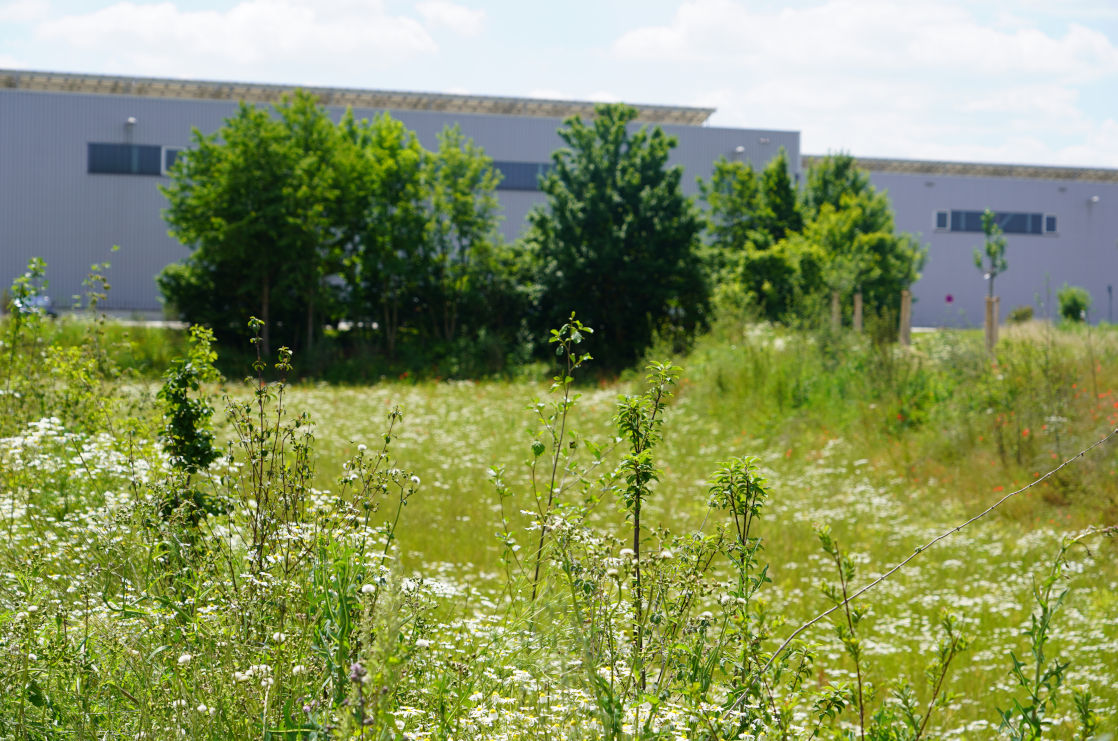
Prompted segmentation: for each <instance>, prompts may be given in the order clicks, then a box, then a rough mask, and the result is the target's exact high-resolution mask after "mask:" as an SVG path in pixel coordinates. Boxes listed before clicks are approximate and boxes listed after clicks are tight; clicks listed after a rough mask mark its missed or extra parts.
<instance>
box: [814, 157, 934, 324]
mask: <svg viewBox="0 0 1118 741" xmlns="http://www.w3.org/2000/svg"><path fill="white" fill-rule="evenodd" d="M805 181H806V182H805V186H804V189H803V198H802V202H803V208H804V213H805V217H806V219H807V223H806V224H805V226H804V231H803V233H804V237H805V238H806V239H808V240H810V241H812V242H814V243H815V244H818V245H819V246H820V247H821V248H822V249H823V252H824V255H825V258H824V261H825V267H824V270H823V272H822V276H821V277H822V280H823V287H826V288H827V289H829V290H831V291H838V292H840V293H843V294H846V293H849V292H851V291H859V292H861V293H862V298H863V300H864V301H865V307H866V310H867V311H868V312H871V313H880V312H882V311H884V310H887V309H888V310H894V311H895V310H897V308H898V307H899V304H900V294H901V291H902V290H904V289H906V288H908V287H910V286H911V285H912V284H913V283H915V282H916V280H917V279H918V278H919V277H920V270H921V269H922V268H923V266H924V261H925V259H926V254H927V253H926V250H925V249H924V248H923V246H921V245H920V243H919V242H918V241H917V240H916V239H915V238H914V237H912V236H911V235H909V234H904V233H897V230H896V225H895V223H894V221H893V208H892V206H891V204H890V203H889V198H888V196H887V195H886V194H885V193H884V192H882V191H878V190H877V189H875V188H874V187H873V186H872V185H871V184H870V179H869V175H868V174H867V173H866V172H865V171H864V170H861V169H859V168H858V167H857V163H856V161H855V159H854V158H853V157H851V156H850V155H849V154H845V153H840V154H835V155H828V156H826V157H824V158H822V159H821V160H819V161H818V162H817V163H816V164H815V165H814V166H813V167H811V168H810V169H809V170H808V172H807V175H806V177H805Z"/></svg>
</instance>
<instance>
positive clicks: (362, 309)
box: [349, 113, 427, 357]
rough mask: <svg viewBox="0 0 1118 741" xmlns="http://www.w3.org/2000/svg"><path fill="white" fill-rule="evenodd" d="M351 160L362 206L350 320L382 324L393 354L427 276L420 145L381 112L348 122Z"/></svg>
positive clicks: (352, 258) (357, 211) (351, 262)
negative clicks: (425, 272) (362, 319)
mask: <svg viewBox="0 0 1118 741" xmlns="http://www.w3.org/2000/svg"><path fill="white" fill-rule="evenodd" d="M350 138H351V141H352V142H353V144H354V148H353V150H352V152H351V155H352V157H353V158H355V161H354V163H353V165H352V167H353V168H354V172H355V174H356V176H357V178H358V181H357V182H358V185H359V187H357V188H356V189H353V190H355V191H356V195H357V196H358V197H359V198H361V199H362V200H360V206H359V207H358V208H356V209H350V213H351V214H354V215H355V221H354V222H353V223H351V225H350V227H349V228H350V230H351V231H352V233H353V243H352V245H351V254H350V257H349V266H350V280H351V282H352V292H351V296H352V301H351V311H352V313H353V316H354V318H364V319H368V320H372V319H373V318H374V317H375V318H376V320H377V321H378V323H379V324H380V328H381V332H382V336H383V338H384V349H385V351H386V352H387V353H388V356H389V357H395V354H396V344H397V338H398V335H399V331H400V327H401V326H402V325H403V324H405V323H406V322H407V321H408V320H409V319H411V318H412V314H413V313H414V312H415V310H416V309H417V306H416V304H417V300H416V299H417V290H418V286H419V285H420V283H421V281H423V280H424V279H425V275H424V271H425V270H426V269H427V266H426V265H425V264H424V261H423V256H424V239H425V238H426V229H427V209H426V201H427V189H426V187H425V183H424V168H425V167H426V164H425V163H426V158H427V153H426V151H425V150H424V149H423V148H422V147H421V146H420V145H419V140H418V139H416V136H415V134H414V133H413V132H412V131H410V130H408V128H407V127H405V126H404V124H403V123H401V122H400V121H397V120H396V119H394V118H392V117H391V116H389V115H388V114H387V113H384V114H381V115H379V116H377V117H376V118H374V119H373V121H372V123H367V122H361V123H360V124H354V125H352V128H351V129H350Z"/></svg>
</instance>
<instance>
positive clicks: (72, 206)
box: [0, 70, 1118, 326]
mask: <svg viewBox="0 0 1118 741" xmlns="http://www.w3.org/2000/svg"><path fill="white" fill-rule="evenodd" d="M291 89H292V88H291V87H290V86H283V85H263V84H243V83H226V82H204V81H188V80H172V79H158V78H140V77H114V76H103V75H77V74H63V73H52V72H34V71H21V70H0V285H7V284H8V283H10V282H11V280H12V278H13V277H15V276H16V275H18V274H20V273H21V272H22V271H23V270H24V268H25V266H26V264H27V261H28V259H29V258H31V257H33V256H38V257H42V258H44V259H45V260H46V261H47V263H48V266H49V271H48V277H49V279H50V288H49V293H50V295H51V296H52V298H53V299H54V302H55V304H56V306H61V307H65V306H66V305H68V304H69V303H70V302H71V297H72V296H74V295H77V294H80V293H81V292H82V285H81V283H82V280H83V278H84V277H85V274H86V271H87V270H88V267H89V265H90V264H92V263H98V262H103V261H110V262H111V263H112V268H111V272H110V278H111V282H112V286H113V287H112V291H111V293H110V297H109V301H108V303H107V304H106V306H107V307H108V308H110V309H114V310H116V311H120V312H137V313H143V314H153V313H158V312H159V311H160V308H161V306H160V302H159V296H158V291H157V289H156V285H155V281H154V276H155V275H156V274H157V273H158V272H159V271H160V270H161V269H162V268H163V267H164V266H165V265H167V264H169V263H171V262H175V261H178V260H181V259H183V258H184V257H185V256H186V255H187V254H189V250H188V249H187V248H186V247H184V246H183V245H180V244H179V243H178V242H176V241H175V240H174V239H173V238H171V237H170V236H168V234H167V226H166V224H165V223H164V221H163V219H162V215H161V211H162V209H163V208H164V206H165V205H166V204H165V199H164V197H163V196H162V194H161V193H160V192H159V189H158V187H157V186H158V185H159V184H161V183H164V184H165V183H166V182H167V177H166V170H167V167H168V166H169V165H170V163H172V162H173V161H174V158H175V156H177V154H178V152H179V151H181V150H182V149H183V148H186V147H188V146H189V144H190V141H191V132H192V130H193V129H194V128H197V129H198V130H200V131H201V132H203V133H205V134H209V133H212V132H214V131H217V130H218V129H219V128H221V126H222V124H223V122H224V120H225V119H226V118H228V117H230V116H232V115H233V114H234V112H235V111H236V107H237V105H238V102H239V101H245V102H249V103H255V104H273V103H276V102H278V101H279V100H280V99H281V97H282V96H283V95H284V94H285V93H288V92H290V91H291ZM305 89H307V90H308V91H310V92H312V93H314V94H315V95H316V96H318V98H319V100H320V101H321V102H322V104H323V105H325V106H326V107H327V109H328V110H329V111H330V113H331V115H332V116H334V117H335V118H337V117H340V116H341V115H342V113H343V112H344V110H345V109H346V108H347V107H349V108H352V109H353V110H354V113H355V114H356V115H357V116H358V117H359V118H371V117H372V116H374V115H376V114H377V113H380V112H383V111H388V112H390V113H391V115H392V116H393V117H394V118H397V119H399V120H400V121H402V122H403V123H404V124H405V125H406V126H407V127H408V128H410V129H412V130H413V131H415V132H416V134H417V136H418V138H419V140H420V142H421V143H422V144H423V146H425V147H427V148H429V149H434V148H435V147H436V145H437V140H436V136H437V134H438V133H439V132H440V131H442V130H443V129H444V128H445V127H446V126H448V125H451V124H458V125H459V126H460V127H461V129H462V131H463V133H464V134H465V135H466V136H468V137H470V138H471V139H473V140H474V142H476V143H477V144H478V145H480V146H481V147H483V148H484V149H485V151H486V153H487V154H488V155H489V156H490V157H492V158H493V159H494V161H495V164H496V167H497V168H498V169H499V170H500V171H501V172H502V174H503V181H502V183H501V186H500V188H499V192H498V195H499V199H500V202H501V206H502V208H503V216H504V221H503V231H504V234H505V237H506V238H508V239H514V238H516V237H517V236H518V235H519V234H520V232H521V230H522V228H523V226H524V224H525V219H526V216H527V213H528V211H529V210H530V209H531V207H532V206H534V205H535V204H538V203H542V202H543V201H544V198H543V195H542V194H541V193H540V192H539V189H538V176H539V174H540V173H541V172H543V170H544V169H545V168H546V167H547V166H548V163H549V162H550V158H551V153H552V152H553V151H554V150H555V149H557V148H558V147H560V146H561V145H562V142H561V140H560V139H559V137H558V135H557V133H556V132H557V130H558V129H559V128H560V126H561V125H562V122H563V120H564V119H565V118H567V117H568V116H572V115H575V114H580V115H583V116H584V117H585V116H587V115H589V114H591V113H592V112H593V106H594V104H593V103H590V102H582V101H558V100H538V99H527V98H499V97H486V96H467V95H440V94H428V93H407V92H385V91H374V90H357V89H343V88H305ZM635 107H636V108H637V110H638V119H637V120H638V123H639V124H650V125H657V126H660V127H661V128H663V129H664V131H665V132H666V133H668V134H670V135H672V136H674V137H676V138H677V140H678V142H679V146H678V147H677V148H676V149H675V150H674V151H673V153H672V159H671V164H673V165H681V166H682V167H683V168H684V177H683V183H684V187H685V190H686V191H687V192H688V193H689V194H691V195H694V194H695V193H696V192H697V186H696V180H697V178H700V177H701V178H707V177H709V176H710V173H711V171H712V169H713V165H714V162H715V161H716V160H718V159H719V158H720V157H727V158H729V159H738V160H741V161H744V162H749V163H752V164H753V166H754V167H755V168H758V169H760V168H762V167H764V165H765V164H766V163H767V162H768V161H769V160H770V159H771V158H772V157H773V156H774V155H775V154H776V153H777V151H778V150H779V149H780V148H782V147H783V148H784V149H785V150H786V151H787V153H788V157H789V161H790V162H791V163H792V167H793V176H794V177H796V178H799V177H800V174H801V168H802V167H804V166H807V165H808V164H810V162H811V158H810V157H801V152H800V135H799V132H795V131H772V130H766V129H737V128H719V127H713V126H709V125H707V121H708V119H709V117H710V115H711V114H712V113H713V110H712V109H707V108H694V107H685V106H646V105H637V106H635ZM859 164H860V165H861V166H862V167H864V168H866V169H867V170H869V171H870V175H871V180H872V182H873V183H874V185H875V186H876V187H878V188H883V189H886V190H888V191H889V195H890V197H891V198H892V201H893V205H894V209H895V211H896V224H897V227H898V229H900V230H903V231H908V232H912V233H915V234H918V235H919V237H920V238H921V240H922V241H923V242H925V243H926V244H928V245H929V255H928V262H927V265H926V267H925V269H924V276H923V277H922V278H921V280H920V281H919V282H918V283H917V284H916V286H915V287H914V289H913V290H914V296H915V299H916V302H915V305H914V306H913V321H914V323H916V324H918V325H950V326H965V325H977V324H980V323H981V321H982V299H983V296H984V295H985V286H984V284H983V278H982V275H981V274H980V273H979V272H978V271H977V270H976V269H975V267H974V265H973V259H972V253H973V250H974V248H975V247H977V246H978V245H979V244H981V241H982V234H981V230H980V229H979V231H978V232H977V233H976V232H975V230H974V226H975V223H976V222H975V218H976V217H975V214H980V213H981V211H982V210H983V209H985V208H990V209H993V210H995V211H996V212H998V214H999V219H1000V220H1001V222H1002V223H1003V226H1004V228H1005V231H1006V233H1007V236H1008V239H1009V249H1008V252H1007V256H1008V259H1009V270H1008V271H1007V272H1006V273H1005V275H1004V276H1002V277H999V279H998V281H997V291H998V293H999V294H1000V295H1001V297H1002V307H1003V315H1004V313H1005V312H1006V311H1007V310H1008V308H1010V307H1014V306H1018V305H1026V304H1034V303H1035V302H1036V300H1037V298H1038V297H1039V298H1040V299H1041V300H1043V299H1044V298H1045V286H1051V295H1052V296H1053V297H1054V296H1055V292H1056V290H1058V288H1059V287H1060V286H1061V285H1063V283H1064V282H1068V283H1071V284H1075V285H1080V286H1083V287H1085V288H1087V289H1088V290H1089V291H1090V292H1091V294H1092V296H1093V297H1094V298H1095V309H1094V311H1093V314H1092V319H1096V320H1097V319H1110V318H1111V313H1110V312H1111V306H1110V303H1109V301H1108V299H1109V298H1110V296H1111V292H1112V278H1111V276H1113V275H1115V274H1116V273H1115V271H1116V269H1118V249H1116V244H1115V238H1116V237H1118V209H1115V208H1114V207H1113V206H1114V205H1115V204H1118V170H1100V169H1079V168H1076V169H1073V168H1042V167H1011V166H1000V165H977V164H957V163H956V164H953V163H936V162H915V161H906V160H878V159H863V160H859ZM114 245H119V247H120V250H119V251H117V252H115V253H114V252H111V248H112V247H113V246H114ZM1038 311H1040V312H1041V314H1042V315H1043V311H1042V308H1041V307H1038Z"/></svg>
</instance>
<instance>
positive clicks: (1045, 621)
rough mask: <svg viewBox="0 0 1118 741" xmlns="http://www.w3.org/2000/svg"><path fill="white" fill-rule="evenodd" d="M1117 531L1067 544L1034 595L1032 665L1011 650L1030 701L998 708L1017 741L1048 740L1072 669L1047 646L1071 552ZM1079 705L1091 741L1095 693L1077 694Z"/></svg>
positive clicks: (1081, 537) (1084, 733)
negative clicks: (1061, 691) (1060, 692)
mask: <svg viewBox="0 0 1118 741" xmlns="http://www.w3.org/2000/svg"><path fill="white" fill-rule="evenodd" d="M1114 532H1115V528H1113V527H1110V528H1106V529H1104V530H1101V531H1095V530H1089V531H1087V532H1084V533H1081V534H1080V535H1078V536H1076V537H1074V538H1069V539H1067V540H1065V541H1064V543H1063V544H1061V546H1060V549H1059V551H1058V552H1057V553H1056V558H1055V559H1054V560H1053V561H1052V565H1051V567H1050V568H1049V571H1048V573H1047V574H1046V575H1045V576H1044V578H1043V579H1042V580H1041V582H1040V584H1034V587H1033V597H1034V599H1035V600H1036V609H1035V610H1034V611H1033V613H1032V615H1030V617H1029V626H1028V627H1027V628H1026V629H1025V631H1024V633H1025V635H1026V636H1028V638H1029V653H1030V654H1032V656H1031V661H1030V662H1029V663H1028V664H1027V663H1026V662H1025V661H1022V660H1021V659H1020V658H1018V657H1017V654H1016V653H1015V652H1010V658H1011V659H1012V661H1013V668H1012V670H1011V671H1010V675H1011V676H1012V677H1013V679H1014V681H1015V682H1016V683H1017V686H1018V687H1019V688H1020V689H1021V690H1023V691H1024V693H1025V698H1024V700H1023V701H1022V700H1021V699H1019V698H1016V697H1014V698H1012V699H1011V701H1010V702H1011V704H1010V706H1009V708H1008V709H1006V710H1001V709H999V710H998V714H999V715H1000V716H1001V726H1000V727H999V729H998V730H999V731H1001V732H1002V733H1004V734H1005V735H1007V736H1008V737H1009V738H1012V739H1016V741H1033V740H1034V739H1039V738H1042V737H1043V736H1044V735H1045V731H1046V730H1047V729H1048V728H1049V727H1050V726H1051V725H1052V720H1051V719H1050V718H1049V717H1048V716H1049V715H1050V714H1051V712H1052V710H1053V709H1054V708H1055V705H1056V696H1057V692H1058V690H1059V689H1060V687H1061V685H1063V683H1064V679H1065V676H1066V673H1067V669H1068V666H1069V662H1068V661H1061V660H1060V658H1059V657H1057V658H1050V657H1049V656H1048V655H1047V654H1046V652H1045V647H1046V646H1047V644H1048V642H1049V640H1050V639H1051V638H1052V637H1053V626H1052V620H1053V618H1054V617H1055V616H1056V613H1057V612H1058V611H1059V610H1060V608H1061V607H1062V606H1063V604H1064V600H1065V599H1066V598H1067V596H1068V592H1069V588H1068V587H1067V586H1064V585H1061V584H1060V582H1061V581H1062V580H1063V579H1064V578H1065V577H1066V574H1065V572H1066V569H1067V567H1068V559H1067V554H1068V551H1069V550H1071V549H1072V548H1073V547H1074V546H1076V545H1079V544H1081V543H1082V542H1083V541H1084V540H1085V539H1086V538H1087V537H1088V536H1091V535H1098V534H1103V535H1107V536H1113V534H1114ZM1075 705H1076V709H1077V713H1078V715H1079V719H1080V734H1079V737H1080V738H1088V737H1090V734H1091V733H1092V732H1093V731H1094V730H1095V728H1097V719H1095V717H1094V714H1093V713H1092V711H1091V708H1090V693H1080V692H1078V691H1076V692H1075Z"/></svg>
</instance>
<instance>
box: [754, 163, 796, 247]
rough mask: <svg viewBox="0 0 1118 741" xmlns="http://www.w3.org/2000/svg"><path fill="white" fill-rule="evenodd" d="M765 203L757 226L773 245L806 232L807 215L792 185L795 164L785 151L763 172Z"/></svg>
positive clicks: (762, 193)
mask: <svg viewBox="0 0 1118 741" xmlns="http://www.w3.org/2000/svg"><path fill="white" fill-rule="evenodd" d="M760 190H761V202H760V204H759V206H760V207H759V208H758V211H757V226H758V228H759V229H760V231H761V232H762V233H763V234H767V235H768V236H769V239H770V240H771V242H779V241H780V240H781V239H784V237H786V236H787V235H789V234H792V233H795V232H798V231H800V230H801V229H803V226H804V215H803V213H802V212H801V210H800V203H799V199H798V198H797V196H796V186H795V184H793V183H792V173H791V164H790V163H789V162H788V153H787V152H785V151H784V147H781V148H780V151H779V152H777V155H776V157H774V158H773V159H772V161H771V162H769V164H767V165H765V169H764V170H762V171H761V182H760Z"/></svg>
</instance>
